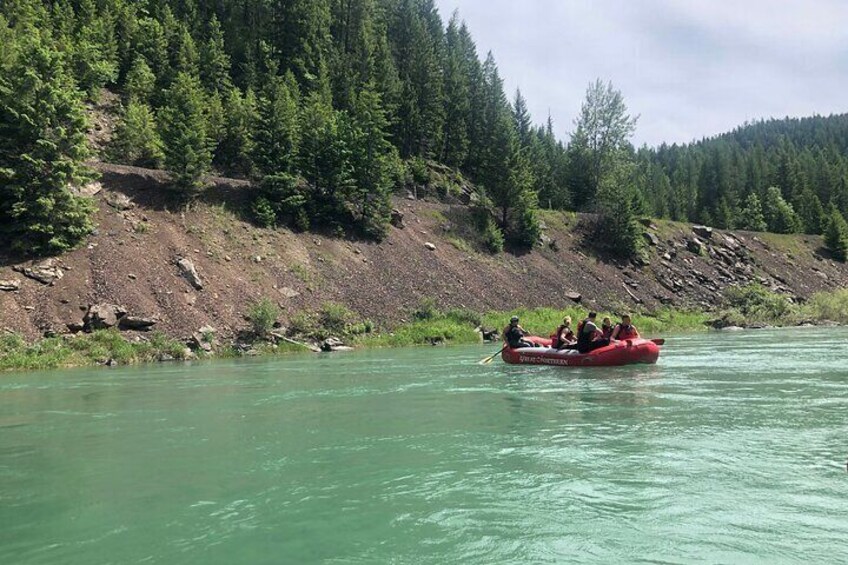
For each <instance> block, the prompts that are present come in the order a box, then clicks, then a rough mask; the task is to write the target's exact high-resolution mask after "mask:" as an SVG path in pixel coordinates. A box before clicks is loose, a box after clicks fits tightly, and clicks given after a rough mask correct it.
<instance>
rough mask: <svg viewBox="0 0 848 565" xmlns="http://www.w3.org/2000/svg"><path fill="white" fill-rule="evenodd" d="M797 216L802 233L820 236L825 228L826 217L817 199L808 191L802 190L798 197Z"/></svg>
mask: <svg viewBox="0 0 848 565" xmlns="http://www.w3.org/2000/svg"><path fill="white" fill-rule="evenodd" d="M796 208H797V210H798V216H799V218H800V219H801V227H802V230H803V232H804V233H807V234H820V233H822V230H824V228H825V224H826V222H827V216H826V215H825V212H824V207H823V206H822V203H821V200H819V197H818V196H816V195H815V194H813V191H812V190H810V189H806V190H804V191H803V192H802V193H801V195H800V196H799V197H798V203H797V207H796Z"/></svg>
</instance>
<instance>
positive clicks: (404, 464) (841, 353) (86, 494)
mask: <svg viewBox="0 0 848 565" xmlns="http://www.w3.org/2000/svg"><path fill="white" fill-rule="evenodd" d="M790 339H791V340H794V343H792V344H791V345H787V343H786V342H787V341H788V340H790ZM846 344H848V330H843V329H840V330H826V331H825V330H818V329H809V330H791V331H789V330H784V331H760V332H744V333H737V334H703V335H693V336H683V337H679V338H674V339H669V342H668V344H667V345H666V347H665V348H664V350H663V353H662V356H661V357H660V362H659V364H658V365H657V366H643V367H635V368H633V367H631V368H617V369H564V368H559V367H509V366H504V365H503V364H501V362H500V360H496V361H495V362H494V363H492V364H491V365H488V366H479V365H477V364H476V362H477V361H478V360H479V359H481V358H482V357H485V356H486V355H487V354H488V353H490V349H491V348H481V347H461V348H423V349H404V350H383V351H365V352H356V353H353V354H346V355H335V356H324V357H319V356H312V355H309V356H302V357H289V358H281V359H271V360H267V359H263V360H247V361H231V362H216V363H205V364H194V365H182V364H166V365H154V366H145V367H138V368H122V369H114V370H107V369H87V370H74V371H61V372H46V373H27V374H2V375H0V563H3V564H10V565H11V564H44V563H62V564H81V565H82V564H85V565H94V564H108V563H116V564H117V563H121V564H123V563H162V564H178V563H203V564H219V563H220V564H233V563H396V564H429V563H435V564H445V563H472V564H474V563H480V564H484V563H485V564H488V563H568V562H573V563H625V562H635V563H640V562H641V563H660V562H661V563H740V562H744V563H799V562H809V563H840V562H841V563H846V562H848V473H846V469H845V464H846V457H848V440H846V438H848V421H846V419H847V418H848V411H846V407H848V403H846V396H848V366H846V360H848V355H847V354H846V353H848V348H847V347H846Z"/></svg>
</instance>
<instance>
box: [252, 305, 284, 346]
mask: <svg viewBox="0 0 848 565" xmlns="http://www.w3.org/2000/svg"><path fill="white" fill-rule="evenodd" d="M279 316H280V309H279V308H278V307H277V305H276V304H274V303H273V302H272V301H271V300H269V299H267V298H263V299H262V300H260V301H258V302H256V303H254V304H253V305H252V306H251V307H250V310H248V314H247V317H248V319H249V320H250V324H251V326H252V329H253V333H254V334H255V335H256V337H258V338H261V339H264V338H265V337H267V336H268V333H269V332H270V331H271V330H272V329H273V328H274V323H275V322H276V321H277V318H278V317H279Z"/></svg>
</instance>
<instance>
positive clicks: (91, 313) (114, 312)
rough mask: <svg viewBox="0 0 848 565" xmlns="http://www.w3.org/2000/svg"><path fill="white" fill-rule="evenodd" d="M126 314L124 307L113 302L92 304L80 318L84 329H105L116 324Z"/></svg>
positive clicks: (88, 330)
mask: <svg viewBox="0 0 848 565" xmlns="http://www.w3.org/2000/svg"><path fill="white" fill-rule="evenodd" d="M126 315H127V310H126V308H124V307H122V306H117V305H115V304H92V305H91V306H89V307H88V312H86V313H85V317H83V319H82V323H83V327H84V329H85V331H87V332H91V331H94V330H106V329H109V328H114V327H115V326H117V325H118V323H119V321H120V319H121V318H123V317H124V316H126Z"/></svg>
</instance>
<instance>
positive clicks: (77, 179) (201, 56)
mask: <svg viewBox="0 0 848 565" xmlns="http://www.w3.org/2000/svg"><path fill="white" fill-rule="evenodd" d="M574 87H575V88H580V89H583V88H584V87H585V85H575V86H574ZM107 91H108V92H110V93H112V94H113V95H115V96H119V97H120V116H119V119H118V123H117V126H116V129H115V132H114V136H113V139H112V141H111V143H110V147H109V149H108V151H107V154H106V155H101V156H99V157H100V158H102V159H104V160H107V161H110V162H115V163H122V164H128V165H136V166H143V167H151V168H164V169H166V170H167V171H169V172H170V174H171V178H172V181H173V189H174V191H175V193H176V194H177V195H178V196H179V197H180V198H182V199H184V200H185V201H186V202H190V201H191V200H193V199H198V198H200V199H202V198H203V179H204V177H205V175H207V174H209V173H213V172H214V173H218V174H221V175H226V176H231V177H237V178H247V179H250V180H252V181H253V186H254V187H255V188H254V192H255V194H254V196H253V198H252V206H251V215H252V217H253V219H254V221H256V222H258V223H260V224H262V225H265V226H268V227H273V226H282V225H285V226H289V227H291V228H294V229H298V230H308V229H329V230H333V231H335V232H337V233H340V234H342V233H355V234H357V235H358V236H361V237H368V238H373V239H376V240H379V239H381V238H383V237H384V236H385V234H386V231H387V229H388V224H389V219H390V213H391V196H392V194H393V193H395V192H397V191H399V190H402V189H403V188H404V187H406V186H409V185H410V184H413V183H416V182H422V181H423V180H426V178H427V177H428V171H429V169H430V168H431V166H432V165H433V164H440V165H445V166H448V167H450V168H452V169H454V170H455V171H458V172H459V174H460V175H461V176H462V177H464V178H465V179H467V180H469V181H471V182H472V183H473V184H474V186H476V187H477V191H478V193H477V198H475V206H476V207H477V209H478V212H479V213H478V214H475V217H477V218H478V219H479V222H478V223H479V229H480V231H481V233H482V234H484V238H485V241H486V243H487V246H488V247H489V248H490V249H491V250H492V251H499V250H501V249H502V248H503V246H504V244H505V243H506V244H508V245H511V246H514V247H532V246H533V245H534V244H535V243H536V242H537V240H538V239H539V235H540V233H541V228H540V222H539V219H538V210H539V208H540V207H543V208H551V209H561V210H577V211H587V212H596V213H597V216H596V217H597V218H598V220H597V222H596V223H597V226H596V229H597V230H598V231H597V238H596V239H597V240H598V241H599V242H601V244H606V245H607V247H608V249H609V250H612V251H615V252H618V253H621V254H624V255H634V254H636V253H638V252H639V248H640V245H641V242H642V238H641V237H640V233H639V230H640V229H641V228H640V227H639V224H638V222H637V221H636V220H637V218H638V217H640V216H655V217H660V218H668V219H674V220H680V221H693V222H701V223H706V224H710V225H714V226H716V227H720V228H741V229H750V230H769V231H774V232H780V233H794V232H805V233H811V234H823V235H824V236H825V239H826V241H827V244H828V246H829V247H831V249H832V250H833V251H834V256H837V257H841V258H844V256H845V253H846V247H848V224H846V222H845V216H846V213H848V157H846V150H847V149H848V117H846V116H830V117H813V118H806V119H785V120H770V121H764V122H759V123H754V124H746V125H744V126H743V127H740V128H739V129H737V130H736V131H733V132H731V133H728V134H726V135H722V136H718V137H716V138H711V139H705V140H702V141H699V142H696V143H691V144H687V145H673V146H666V145H663V146H660V147H658V148H648V147H643V148H640V149H636V148H635V147H634V146H633V145H632V142H631V138H632V135H633V133H634V131H635V128H636V127H637V119H636V118H635V117H633V116H631V115H630V114H629V113H628V109H627V106H626V104H625V102H624V98H623V95H622V93H621V92H619V91H618V90H616V89H615V88H614V87H613V85H612V84H611V83H606V82H603V81H600V80H598V81H596V82H594V83H592V84H590V85H589V86H588V88H587V89H586V98H585V101H584V103H583V106H582V108H581V109H580V112H579V115H578V118H577V119H576V120H575V123H574V124H556V125H555V124H553V123H552V121H551V119H550V118H548V119H547V120H546V121H544V122H543V123H536V122H534V120H533V119H532V118H531V116H530V114H529V112H528V109H527V103H526V100H525V99H524V97H523V96H522V94H521V92H515V93H507V92H505V90H504V83H503V80H502V78H501V75H500V73H499V70H498V66H497V63H496V60H495V57H494V55H493V54H492V53H486V54H482V53H479V52H478V50H477V47H476V45H475V43H474V39H473V37H472V34H471V32H470V30H469V29H468V27H467V26H466V25H465V23H464V22H462V21H461V19H460V17H459V15H458V14H453V15H452V16H450V17H449V18H448V19H447V20H445V19H443V18H442V16H441V15H440V14H439V12H438V10H437V9H436V7H435V5H434V2H433V0H215V1H210V2H200V1H198V0H4V1H3V2H2V3H0V234H2V237H3V239H4V240H8V242H9V244H8V245H7V247H8V248H10V249H13V250H16V251H17V252H20V253H23V254H30V255H44V254H51V253H57V252H61V251H64V250H66V249H70V248H72V247H74V246H75V245H77V244H78V243H79V242H80V241H82V240H83V239H84V238H85V236H86V235H87V234H88V233H90V232H91V230H92V229H93V227H94V226H93V224H92V215H93V205H92V204H91V203H90V202H89V201H88V200H87V199H85V198H83V197H81V196H79V194H78V188H79V187H80V186H82V185H84V184H85V183H86V182H87V181H88V180H90V179H91V178H93V174H92V171H91V170H90V169H89V168H88V167H87V166H86V163H87V161H88V159H90V158H91V156H92V155H91V151H90V149H89V147H88V143H87V140H86V133H87V130H88V123H87V115H86V104H87V103H92V102H95V101H97V100H99V99H100V97H102V96H103V94H104V92H107ZM555 126H556V128H555ZM557 129H559V130H561V131H562V132H563V134H565V132H566V130H567V131H568V136H567V139H561V138H559V137H558V136H557V135H556V134H555V131H556V130H557ZM454 188H455V187H450V186H449V187H445V190H447V191H450V190H453V189H454Z"/></svg>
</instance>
